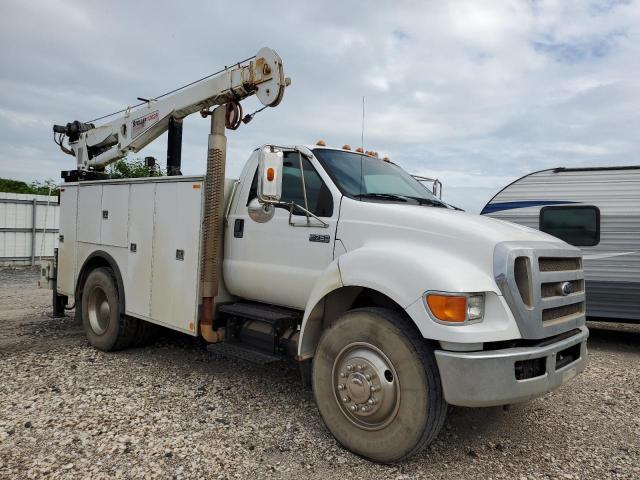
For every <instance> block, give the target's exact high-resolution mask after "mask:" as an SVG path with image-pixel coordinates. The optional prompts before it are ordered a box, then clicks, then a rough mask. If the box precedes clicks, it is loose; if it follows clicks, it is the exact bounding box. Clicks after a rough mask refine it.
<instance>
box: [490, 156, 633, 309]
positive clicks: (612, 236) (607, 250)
mask: <svg viewBox="0 0 640 480" xmlns="http://www.w3.org/2000/svg"><path fill="white" fill-rule="evenodd" d="M481 213H482V214H483V215H488V216H491V217H494V218H499V219H501V220H508V221H510V222H515V223H519V224H521V225H525V226H527V227H531V228H535V229H539V230H542V231H544V232H546V233H549V234H551V235H554V236H556V237H558V238H560V239H562V240H565V241H566V242H567V243H570V244H572V245H575V246H577V247H579V248H580V249H582V253H583V261H584V271H585V281H586V293H587V316H588V317H601V318H606V319H611V320H614V319H617V320H635V321H640V165H636V166H624V167H592V168H554V169H549V170H542V171H539V172H534V173H530V174H529V175H525V176H524V177H522V178H519V179H518V180H516V181H515V182H513V183H511V184H509V185H507V186H506V187H505V188H503V189H502V190H501V191H500V192H498V193H497V194H496V195H495V196H494V197H493V198H492V199H491V200H490V201H489V203H487V205H486V206H485V207H484V209H483V210H482V212H481Z"/></svg>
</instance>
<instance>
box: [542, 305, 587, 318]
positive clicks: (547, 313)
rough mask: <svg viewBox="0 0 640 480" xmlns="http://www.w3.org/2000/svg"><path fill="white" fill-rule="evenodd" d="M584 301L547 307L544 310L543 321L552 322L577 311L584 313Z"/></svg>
mask: <svg viewBox="0 0 640 480" xmlns="http://www.w3.org/2000/svg"><path fill="white" fill-rule="evenodd" d="M583 304H584V302H579V303H572V304H570V305H562V306H561V307H553V308H545V309H544V310H542V321H543V322H551V321H553V320H558V319H561V318H564V317H570V316H572V315H575V314H576V313H582V309H583Z"/></svg>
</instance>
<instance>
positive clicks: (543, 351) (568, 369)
mask: <svg viewBox="0 0 640 480" xmlns="http://www.w3.org/2000/svg"><path fill="white" fill-rule="evenodd" d="M579 330H580V332H579V333H576V334H575V335H573V336H571V337H568V338H565V339H562V340H560V341H557V342H555V343H551V344H549V345H544V346H534V347H517V348H507V349H504V350H489V351H482V352H451V351H445V350H436V352H435V354H436V361H437V363H438V369H439V370H440V379H441V381H442V388H443V390H444V396H445V399H446V400H447V402H449V403H450V404H452V405H459V406H462V407H488V406H493V405H506V404H510V403H517V402H523V401H525V400H529V399H531V398H534V397H537V396H540V395H542V394H544V393H546V392H549V391H551V390H554V389H555V388H557V387H559V386H560V385H562V384H563V383H565V382H567V381H569V380H571V379H572V378H573V377H575V376H576V375H577V374H578V373H580V372H582V371H583V370H584V368H585V366H586V364H587V338H588V337H589V330H587V327H580V329H579ZM577 344H580V347H579V350H580V356H579V358H577V359H575V360H573V361H572V362H571V363H569V364H567V365H562V366H560V367H558V368H556V365H557V355H558V353H561V354H562V353H563V352H565V351H566V350H567V349H568V348H570V347H573V346H574V345H577ZM576 350H577V349H576ZM540 358H544V360H545V365H546V369H545V372H544V373H543V374H542V375H539V376H534V377H533V378H527V379H523V380H518V379H517V378H516V362H522V361H527V360H533V359H540Z"/></svg>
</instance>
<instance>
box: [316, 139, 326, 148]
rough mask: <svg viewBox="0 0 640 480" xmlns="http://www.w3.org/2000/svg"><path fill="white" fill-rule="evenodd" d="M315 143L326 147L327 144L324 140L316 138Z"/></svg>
mask: <svg viewBox="0 0 640 480" xmlns="http://www.w3.org/2000/svg"><path fill="white" fill-rule="evenodd" d="M316 145H317V146H319V147H326V146H327V144H326V142H325V141H324V140H318V141H317V142H316Z"/></svg>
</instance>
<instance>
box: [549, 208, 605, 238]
mask: <svg viewBox="0 0 640 480" xmlns="http://www.w3.org/2000/svg"><path fill="white" fill-rule="evenodd" d="M540 230H541V231H543V232H545V233H548V234H549V235H553V236H554V237H558V238H559V239H560V240H564V241H565V242H567V243H570V244H571V245H575V246H576V247H593V246H594V245H597V244H598V243H600V210H599V209H598V207H594V206H592V205H576V206H562V207H558V206H553V207H544V208H542V209H541V210H540Z"/></svg>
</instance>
